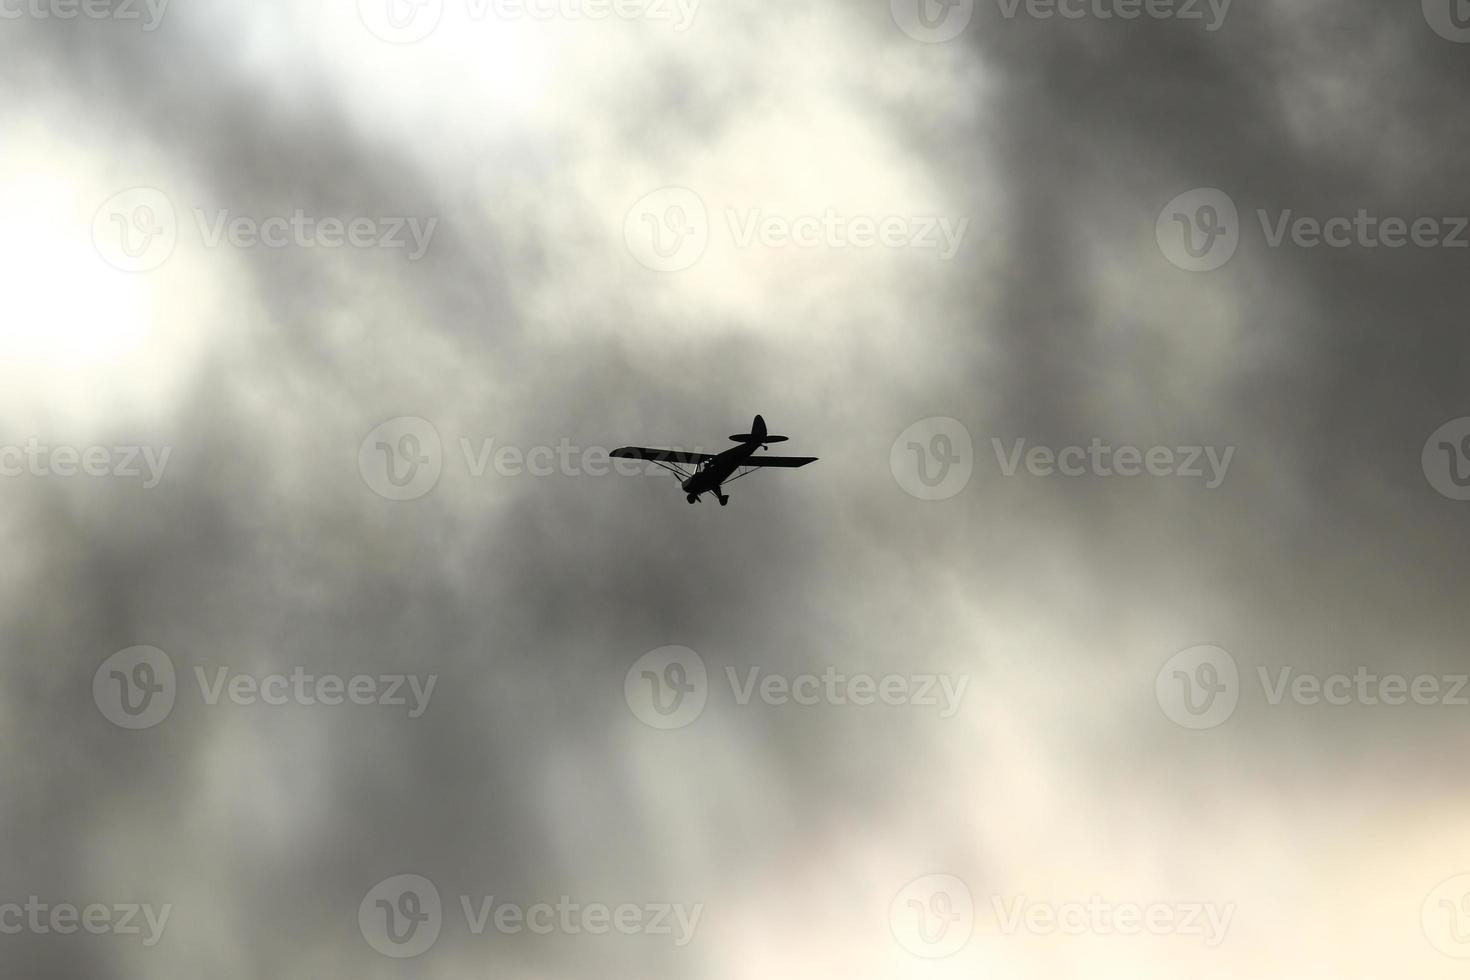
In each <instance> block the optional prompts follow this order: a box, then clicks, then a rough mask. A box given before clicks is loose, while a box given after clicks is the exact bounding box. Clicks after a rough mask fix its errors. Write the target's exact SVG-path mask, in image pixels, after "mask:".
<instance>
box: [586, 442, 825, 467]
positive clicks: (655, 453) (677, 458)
mask: <svg viewBox="0 0 1470 980" xmlns="http://www.w3.org/2000/svg"><path fill="white" fill-rule="evenodd" d="M608 455H609V456H613V457H616V458H617V459H647V460H651V461H653V462H655V463H684V464H685V465H689V464H698V463H703V462H704V461H705V460H707V459H714V456H712V455H710V454H709V453H686V452H681V451H680V450H678V449H644V448H643V447H642V446H624V447H623V448H622V449H614V450H613V451H612V452H610V453H608ZM806 462H811V460H807V461H806ZM777 465H781V464H777ZM786 465H788V466H789V465H796V466H800V465H801V464H800V463H796V464H790V463H788V464H786Z"/></svg>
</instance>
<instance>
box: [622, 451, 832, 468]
mask: <svg viewBox="0 0 1470 980" xmlns="http://www.w3.org/2000/svg"><path fill="white" fill-rule="evenodd" d="M613 455H614V456H616V455H617V453H613ZM816 461H817V457H815V456H752V457H750V458H749V459H747V460H745V461H744V462H742V463H741V464H740V465H741V466H805V465H806V464H807V463H815V462H816Z"/></svg>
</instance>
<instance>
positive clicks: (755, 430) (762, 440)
mask: <svg viewBox="0 0 1470 980" xmlns="http://www.w3.org/2000/svg"><path fill="white" fill-rule="evenodd" d="M730 441H731V442H755V443H759V444H761V445H763V446H766V445H770V444H771V443H773V442H785V441H786V437H785V436H773V435H768V434H767V432H766V420H765V419H763V418H761V417H760V416H759V415H757V416H756V417H755V418H754V419H753V420H751V423H750V431H749V432H740V433H737V434H735V435H733V436H731V437H730Z"/></svg>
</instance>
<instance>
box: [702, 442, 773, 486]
mask: <svg viewBox="0 0 1470 980" xmlns="http://www.w3.org/2000/svg"><path fill="white" fill-rule="evenodd" d="M760 448H761V444H760V443H759V442H743V443H741V444H739V445H738V446H731V447H730V448H729V449H727V450H725V451H724V452H722V453H720V454H719V455H718V456H716V457H715V458H714V459H712V460H710V461H709V462H707V463H705V464H704V465H703V466H702V467H700V468H699V470H698V471H696V472H695V474H694V475H693V476H691V477H690V478H689V479H687V480H685V481H684V483H683V488H684V492H685V493H687V494H689V495H690V496H691V497H698V496H699V495H700V494H702V493H715V494H718V493H719V492H720V485H721V484H723V483H724V482H725V481H726V480H728V479H730V476H731V474H733V473H734V472H735V471H736V470H738V469H739V468H740V467H741V466H742V465H744V463H745V461H746V460H748V459H750V457H752V456H754V455H755V453H756V450H758V449H760Z"/></svg>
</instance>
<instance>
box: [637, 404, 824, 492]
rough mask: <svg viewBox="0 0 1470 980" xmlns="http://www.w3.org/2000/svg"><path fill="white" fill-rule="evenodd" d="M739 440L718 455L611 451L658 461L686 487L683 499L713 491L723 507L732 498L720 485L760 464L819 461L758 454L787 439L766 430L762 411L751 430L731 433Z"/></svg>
mask: <svg viewBox="0 0 1470 980" xmlns="http://www.w3.org/2000/svg"><path fill="white" fill-rule="evenodd" d="M730 438H731V439H732V440H733V441H735V442H737V443H739V445H737V446H731V447H730V448H729V449H727V450H725V451H724V452H722V453H720V454H719V455H710V454H709V453H686V452H682V451H680V450H678V449H644V448H643V447H642V446H624V447H623V448H621V449H614V450H613V451H612V452H611V453H610V454H609V455H612V456H615V457H617V458H618V459H646V460H648V461H649V462H651V463H656V464H657V465H659V466H662V467H663V468H664V469H666V470H668V471H669V472H670V473H673V474H674V475H675V476H677V477H678V478H679V486H680V488H681V489H683V491H684V495H685V496H684V499H685V500H688V501H689V502H690V503H691V504H693V503H697V502H698V501H699V498H700V496H701V495H702V494H706V493H713V494H714V495H715V497H716V499H718V500H719V502H720V506H721V507H723V506H725V505H726V504H728V503H729V502H730V495H729V494H726V493H721V492H720V488H721V487H723V486H724V485H725V484H726V483H733V482H734V481H736V480H738V479H740V478H741V477H743V476H749V475H750V474H751V473H754V472H755V470H756V468H757V467H762V466H785V467H796V466H805V465H806V464H807V463H814V462H816V461H817V457H815V456H757V455H756V452H757V451H759V450H761V449H764V448H766V447H767V446H769V445H770V444H771V443H773V442H786V441H787V440H786V437H785V436H773V435H768V434H767V433H766V420H765V419H763V418H761V417H760V416H759V415H757V416H756V417H755V420H754V421H753V422H751V423H750V431H749V432H741V433H737V434H736V435H733V436H731V437H730ZM681 464H682V466H693V467H694V471H693V472H692V473H691V472H686V471H685V470H684V469H682V468H681ZM742 467H749V468H748V469H746V471H745V472H744V473H741V474H739V475H736V476H731V474H732V473H734V472H735V471H736V470H738V469H741V468H742Z"/></svg>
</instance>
